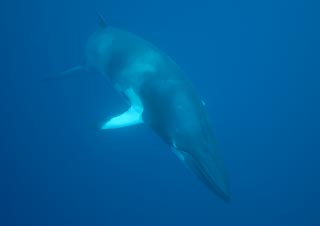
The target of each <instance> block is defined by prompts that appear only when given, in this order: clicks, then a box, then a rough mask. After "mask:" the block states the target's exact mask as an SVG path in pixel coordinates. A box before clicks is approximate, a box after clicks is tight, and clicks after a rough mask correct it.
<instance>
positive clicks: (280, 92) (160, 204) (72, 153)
mask: <svg viewBox="0 0 320 226" xmlns="http://www.w3.org/2000/svg"><path fill="white" fill-rule="evenodd" d="M319 9H320V8H319V3H317V2H316V1H311V0H310V1H309V0H305V1H302V0H290V1H289V0H278V1H275V0H273V1H272V0H262V1H254V0H242V1H237V0H226V1H209V0H208V1H204V0H198V1H191V0H186V1H182V0H170V1H169V0H161V1H160V0H158V1H149V0H137V1H130V0H109V1H108V0H104V1H102V0H100V1H98V0H90V1H87V0H69V1H62V0H55V1H53V0H52V1H50V0H48V1H43V0H28V1H25V0H11V1H9V0H2V1H1V2H0V24H1V27H0V28H1V30H0V34H1V36H0V49H1V54H0V57H1V58H0V62H1V67H0V104H1V105H0V125H1V127H0V128H1V130H0V209H1V211H0V225H1V226H2V225H3V226H9V225H10V226H11V225H19V226H24V225H32V226H38V225H39V226H47V225H50V226H55V225H59V226H61V225H66V226H72V225H75V226H82V225H83V226H84V225H89V226H95V225H110V226H118V225H119V226H122V225H130V226H132V225H138V226H143V225H148V226H150V225H155V226H160V225H161V226H162V225H185V226H189V225H190V226H191V225H192V226H193V225H195V226H213V225H219V226H221V225H226V226H234V225H237V226H240V225H244V226H248V225H249V226H250V225H252V226H253V225H254V226H257V225H259V226H260V225H261V226H263V225H268V226H270V225H290V226H295V225H297V226H301V225H304V226H305V225H320V217H319V214H320V207H319V203H320V164H319V161H320V154H319V151H320V120H319V115H320V105H319V103H320V101H319V96H320V91H319V89H320V82H319V80H320V79H319V75H320V69H319V60H320V44H319V40H320V30H319V21H320V20H319V19H320V16H319ZM97 11H99V12H100V13H101V14H103V15H104V16H105V18H106V21H107V23H109V24H111V25H112V26H116V27H120V28H124V29H126V30H129V31H132V32H134V33H137V34H139V35H140V36H142V37H144V38H145V39H147V40H149V41H151V42H153V43H154V44H156V45H157V46H159V47H160V48H161V49H163V50H164V51H165V52H167V53H168V54H169V55H170V56H171V57H172V58H173V59H175V60H176V62H177V63H178V64H179V65H180V66H181V68H182V69H183V70H184V71H185V72H186V74H187V75H188V76H189V78H190V79H191V80H192V81H193V82H194V84H195V87H196V89H197V90H198V92H199V95H200V96H201V97H202V98H203V99H204V100H205V102H206V105H207V108H208V110H209V112H210V116H211V118H212V121H213V123H214V130H215V132H216V136H217V141H218V144H219V147H220V152H221V153H222V155H223V157H224V159H225V162H226V165H227V168H228V171H229V174H230V181H231V191H232V197H231V202H230V203H228V204H227V203H224V202H223V201H222V200H220V199H219V198H218V197H217V196H215V195H214V194H212V192H210V191H209V190H208V189H207V188H206V187H205V186H204V185H203V184H202V183H201V182H200V181H199V180H198V179H197V178H196V177H195V176H194V175H193V174H192V173H191V172H189V171H188V170H187V168H186V167H185V166H184V165H183V164H182V163H181V162H180V161H179V160H178V159H177V158H176V156H174V155H173V154H172V152H171V150H170V148H169V147H167V146H166V145H165V144H164V143H163V142H162V141H161V140H160V138H158V137H157V136H156V135H155V134H154V133H152V132H151V131H150V129H149V128H147V127H146V126H143V125H140V126H135V127H130V128H124V129H119V130H115V131H98V130H96V129H94V128H93V127H92V125H94V124H96V123H98V122H101V121H103V120H104V119H106V118H108V117H110V116H112V115H115V114H117V113H119V112H121V111H123V110H124V109H125V108H126V104H125V102H124V101H123V99H122V98H121V97H120V96H119V95H118V94H117V93H116V92H115V91H114V89H113V87H112V86H111V85H110V83H108V82H106V81H104V80H103V79H102V78H101V77H99V76H97V75H91V74H88V73H85V72H81V73H78V76H76V77H77V78H75V77H74V78H69V79H65V80H61V81H53V82H43V81H42V79H43V78H45V77H46V76H48V75H53V74H57V73H59V72H61V71H63V70H65V69H67V68H69V67H71V66H74V65H77V64H78V63H81V62H82V61H83V58H84V54H83V52H84V46H85V43H86V40H87V38H88V36H89V35H90V34H91V33H92V32H93V31H94V30H95V29H96V28H97V26H98V22H97V21H98V20H97V17H96V12H97Z"/></svg>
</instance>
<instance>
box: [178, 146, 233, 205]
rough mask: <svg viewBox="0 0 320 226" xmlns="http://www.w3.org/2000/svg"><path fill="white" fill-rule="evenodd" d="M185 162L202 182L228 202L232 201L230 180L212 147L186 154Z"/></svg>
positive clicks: (200, 148) (197, 148)
mask: <svg viewBox="0 0 320 226" xmlns="http://www.w3.org/2000/svg"><path fill="white" fill-rule="evenodd" d="M183 155H184V161H185V163H186V164H187V165H188V166H189V167H190V168H191V170H192V171H193V172H194V173H195V174H196V175H197V176H198V177H199V178H200V180H201V181H202V182H203V183H204V184H205V185H206V186H207V187H208V188H209V189H210V190H212V191H213V192H214V193H215V194H217V195H218V196H219V197H220V198H221V199H223V200H224V201H226V202H229V201H230V187H229V179H228V175H227V172H226V170H225V166H224V164H223V161H222V158H221V157H220V156H219V153H218V152H217V150H215V149H213V148H212V147H211V146H207V145H206V146H204V147H196V148H194V150H189V151H188V153H186V152H184V153H183Z"/></svg>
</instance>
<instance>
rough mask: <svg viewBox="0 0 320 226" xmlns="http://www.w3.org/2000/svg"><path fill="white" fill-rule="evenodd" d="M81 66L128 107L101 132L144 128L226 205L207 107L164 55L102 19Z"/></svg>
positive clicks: (224, 177) (223, 179) (226, 188)
mask: <svg viewBox="0 0 320 226" xmlns="http://www.w3.org/2000/svg"><path fill="white" fill-rule="evenodd" d="M84 67H85V68H86V69H88V70H95V71H98V72H99V73H100V74H101V75H103V76H104V77H105V78H106V79H108V80H110V81H111V82H112V84H113V86H114V87H115V89H116V90H117V91H118V92H120V93H121V94H123V95H124V96H125V97H126V98H127V99H128V101H129V103H130V107H129V109H128V110H127V111H126V112H124V113H122V114H120V115H118V116H115V117H113V118H111V119H108V120H106V121H105V122H104V123H103V124H102V125H101V129H116V128H121V127H125V126H132V125H136V124H140V123H145V124H147V125H148V126H149V127H150V128H151V129H152V130H153V131H154V132H155V133H156V134H158V135H159V136H160V137H161V138H162V140H163V141H164V142H166V143H167V144H168V145H169V146H170V147H172V150H173V151H174V153H175V154H176V155H177V156H178V157H179V159H180V160H181V161H182V162H184V163H185V164H186V165H187V166H188V167H189V168H190V169H191V170H192V171H193V172H194V173H195V174H196V175H197V176H198V178H200V180H201V181H202V182H203V183H204V184H205V185H207V187H208V188H209V189H211V190H212V191H214V192H215V193H216V194H217V195H218V196H219V197H221V198H222V199H223V200H225V201H229V199H230V194H229V185H228V177H227V173H226V171H225V167H224V164H223V161H222V159H221V157H220V156H219V153H218V150H217V148H216V143H215V139H214V134H213V130H212V127H211V124H210V120H209V116H208V113H207V111H206V109H205V104H204V102H203V101H202V100H201V99H200V98H199V96H198V95H197V93H196V91H195V89H194V87H193V85H192V84H191V82H190V80H188V79H187V77H186V76H185V74H184V73H183V71H182V70H181V69H180V67H179V66H178V65H177V64H176V63H175V62H174V61H173V60H172V59H171V58H170V57H169V56H168V55H166V54H165V53H164V52H163V51H161V50H160V49H158V48H157V47H156V46H154V45H153V44H151V43H149V42H148V41H146V40H144V39H142V38H140V37H138V36H137V35H135V34H133V33H130V32H127V31H125V30H121V29H118V28H114V27H111V26H106V24H105V22H104V21H103V20H101V27H100V28H99V29H98V30H97V31H96V32H94V33H93V34H92V35H91V37H90V38H89V40H88V43H87V46H86V61H85V65H84Z"/></svg>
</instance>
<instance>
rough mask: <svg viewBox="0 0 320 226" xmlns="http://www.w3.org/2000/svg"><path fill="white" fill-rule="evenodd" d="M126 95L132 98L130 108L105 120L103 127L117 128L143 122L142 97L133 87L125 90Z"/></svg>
mask: <svg viewBox="0 0 320 226" xmlns="http://www.w3.org/2000/svg"><path fill="white" fill-rule="evenodd" d="M125 95H126V96H127V97H128V99H129V100H130V104H131V106H130V108H129V109H128V110H127V111H126V112H124V113H122V114H121V115H118V116H116V117H113V118H111V119H110V120H108V121H107V122H105V123H104V124H103V126H102V127H101V129H117V128H122V127H127V126H133V125H136V124H140V123H143V119H142V113H143V105H142V102H141V100H140V98H139V97H138V96H137V94H136V93H135V92H134V91H133V90H132V89H128V90H127V91H126V92H125Z"/></svg>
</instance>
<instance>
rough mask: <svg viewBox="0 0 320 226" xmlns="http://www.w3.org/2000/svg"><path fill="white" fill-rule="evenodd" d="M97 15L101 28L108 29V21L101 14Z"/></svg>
mask: <svg viewBox="0 0 320 226" xmlns="http://www.w3.org/2000/svg"><path fill="white" fill-rule="evenodd" d="M97 14H98V17H99V22H100V27H101V28H106V27H107V23H106V20H105V19H104V17H103V16H102V15H101V14H100V13H97Z"/></svg>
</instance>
